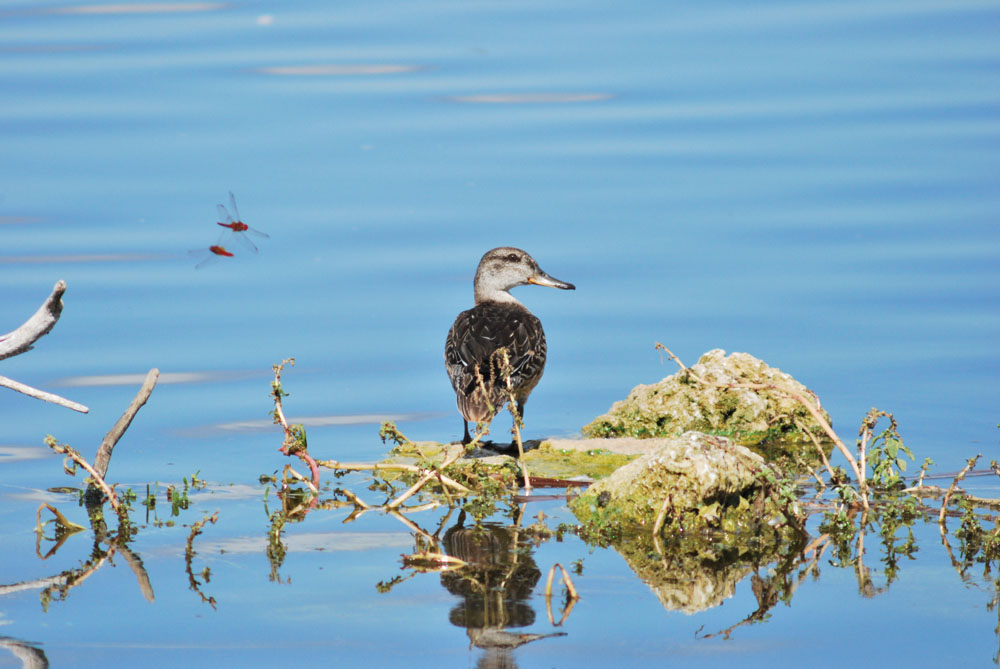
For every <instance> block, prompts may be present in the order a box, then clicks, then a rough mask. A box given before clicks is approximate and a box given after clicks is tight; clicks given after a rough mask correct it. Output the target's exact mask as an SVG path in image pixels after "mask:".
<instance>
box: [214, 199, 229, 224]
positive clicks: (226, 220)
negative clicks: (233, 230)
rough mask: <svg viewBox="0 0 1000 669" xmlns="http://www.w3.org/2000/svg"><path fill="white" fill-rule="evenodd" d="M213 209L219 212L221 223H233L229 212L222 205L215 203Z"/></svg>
mask: <svg viewBox="0 0 1000 669" xmlns="http://www.w3.org/2000/svg"><path fill="white" fill-rule="evenodd" d="M215 210H216V211H217V212H219V219H221V221H220V222H221V223H228V224H230V225H232V224H233V219H232V218H231V217H230V216H229V212H228V211H226V208H225V207H224V206H222V205H221V204H217V205H215Z"/></svg>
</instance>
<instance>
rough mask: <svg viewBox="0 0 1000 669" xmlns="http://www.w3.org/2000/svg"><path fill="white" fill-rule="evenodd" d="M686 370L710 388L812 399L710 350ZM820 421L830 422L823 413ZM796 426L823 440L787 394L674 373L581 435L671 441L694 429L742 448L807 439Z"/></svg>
mask: <svg viewBox="0 0 1000 669" xmlns="http://www.w3.org/2000/svg"><path fill="white" fill-rule="evenodd" d="M691 371H693V372H694V373H695V374H697V375H698V376H700V377H701V378H703V379H705V380H706V381H709V382H712V383H721V384H748V383H753V384H771V385H776V386H780V387H787V388H790V389H792V390H794V391H796V392H798V393H801V394H804V395H806V396H807V397H811V396H812V393H811V392H810V391H809V390H808V389H807V388H806V387H805V386H803V385H802V384H801V383H799V382H798V381H796V380H795V379H794V378H792V377H791V376H790V375H788V374H785V373H784V372H782V371H781V370H779V369H775V368H773V367H769V366H768V365H767V364H765V363H764V362H763V361H761V360H758V359H757V358H755V357H753V356H752V355H749V354H747V353H732V354H730V355H728V356H727V355H726V352H725V351H723V350H721V349H715V350H713V351H709V352H708V353H706V354H704V355H703V356H701V359H699V360H698V362H697V363H696V364H695V365H693V366H692V367H691ZM821 411H822V409H821ZM823 417H824V418H825V419H826V420H829V416H827V415H826V414H825V413H824V414H823ZM796 422H798V423H799V424H801V425H802V426H804V427H805V428H806V429H808V430H809V431H811V432H812V433H813V434H814V435H815V436H816V437H817V438H819V439H820V440H823V439H825V438H826V433H825V432H824V431H823V430H822V428H821V427H820V426H819V424H817V423H816V421H815V420H814V419H813V417H812V416H811V415H810V414H809V412H808V411H807V410H806V408H805V407H803V406H802V405H801V404H799V402H797V401H796V400H795V399H794V398H793V397H791V396H790V395H788V394H785V393H781V392H778V391H776V390H773V389H763V390H758V389H750V388H725V387H719V386H716V385H709V384H705V383H701V382H699V381H698V380H697V379H696V378H694V377H693V375H692V374H690V373H688V372H686V371H679V372H678V373H676V374H672V375H670V376H668V377H666V378H665V379H663V380H662V381H659V382H658V383H654V384H651V385H638V386H636V387H635V388H633V389H632V391H631V392H630V393H629V394H628V397H626V398H625V399H624V400H621V401H619V402H615V403H614V404H613V405H612V407H611V410H610V411H608V413H606V414H604V415H603V416H599V417H598V418H596V419H594V420H593V421H592V422H591V423H590V424H588V425H587V426H585V427H584V428H583V433H584V435H586V436H588V437H592V438H593V437H623V436H626V437H643V438H645V437H673V436H677V435H680V434H683V433H684V432H687V431H689V430H697V431H700V432H706V433H709V434H715V435H723V436H727V437H729V438H731V439H733V440H734V441H736V442H737V443H740V444H743V445H746V446H755V445H758V444H762V443H763V442H768V443H779V442H780V443H788V442H803V441H807V440H809V436H808V435H807V434H805V433H804V432H803V431H801V430H800V429H799V428H798V426H797V425H796Z"/></svg>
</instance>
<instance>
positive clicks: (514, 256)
mask: <svg viewBox="0 0 1000 669" xmlns="http://www.w3.org/2000/svg"><path fill="white" fill-rule="evenodd" d="M507 260H509V261H511V262H518V261H520V260H521V258H520V257H519V256H518V255H517V254H516V253H511V254H510V255H509V256H507Z"/></svg>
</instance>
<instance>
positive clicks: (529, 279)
mask: <svg viewBox="0 0 1000 669" xmlns="http://www.w3.org/2000/svg"><path fill="white" fill-rule="evenodd" d="M529 283H533V284H535V285H536V286H551V287H552V288H561V289H562V290H576V286H574V285H573V284H571V283H566V282H565V281H560V280H559V279H556V278H553V277H551V276H549V275H548V274H546V273H545V272H543V271H542V268H540V267H539V266H538V263H537V262H535V259H534V258H532V257H531V256H530V255H528V253H527V252H526V251H522V250H521V249H516V248H514V247H513V246H501V247H499V248H495V249H493V250H491V251H487V252H486V255H484V256H483V259H482V260H480V261H479V268H478V269H476V281H475V293H476V304H479V303H480V302H512V303H516V304H519V302H518V301H517V300H516V299H515V298H514V296H513V295H511V294H510V293H509V292H508V291H510V289H511V288H514V287H515V286H523V285H526V284H529Z"/></svg>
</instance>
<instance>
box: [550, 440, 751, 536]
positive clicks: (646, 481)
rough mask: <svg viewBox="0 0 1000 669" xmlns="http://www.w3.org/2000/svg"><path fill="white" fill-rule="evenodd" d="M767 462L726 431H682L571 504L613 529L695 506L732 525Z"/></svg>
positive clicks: (634, 527) (583, 516)
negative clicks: (715, 433) (713, 433)
mask: <svg viewBox="0 0 1000 669" xmlns="http://www.w3.org/2000/svg"><path fill="white" fill-rule="evenodd" d="M766 468H767V465H766V463H765V462H764V459H763V458H762V457H761V456H759V455H757V454H756V453H753V452H751V451H750V450H749V449H747V448H745V447H743V446H739V445H737V444H734V443H732V442H731V441H730V440H729V439H726V438H725V437H716V436H711V435H707V434H704V433H701V432H686V433H685V434H683V435H681V436H680V437H676V438H674V439H667V440H665V441H663V442H662V443H660V444H659V445H658V446H657V447H656V448H655V449H654V450H652V451H650V452H649V453H646V454H645V455H642V456H640V457H638V458H636V459H635V460H633V461H632V462H630V463H628V464H627V465H625V466H623V467H621V468H620V469H618V470H617V471H615V472H614V473H613V474H611V475H610V476H608V477H607V478H604V479H602V480H600V481H597V482H596V483H594V484H593V485H592V486H590V488H588V489H587V491H586V492H585V493H584V494H582V495H580V496H579V497H577V498H576V499H574V500H573V501H572V502H571V503H570V509H571V510H572V511H573V513H574V514H575V515H576V517H577V518H578V519H580V520H581V521H582V522H583V523H584V524H596V525H598V526H600V527H601V528H604V529H605V530H612V531H613V533H615V534H617V533H622V534H628V533H629V532H632V531H638V530H641V528H642V527H643V526H645V527H651V526H652V524H653V523H654V521H655V520H656V518H657V516H658V515H659V514H660V513H661V511H662V510H663V509H664V508H665V509H666V517H667V518H668V519H671V520H672V519H677V518H681V517H682V516H684V514H685V513H687V512H689V511H694V512H695V513H696V514H697V516H698V517H699V518H700V519H701V520H703V521H705V523H706V524H708V525H718V524H719V521H720V520H722V519H725V520H726V523H725V529H736V528H737V527H738V526H739V525H740V524H741V523H742V521H741V520H740V518H741V517H742V515H743V514H744V513H746V514H749V513H750V511H751V509H750V508H749V503H748V501H747V498H748V497H749V494H748V493H749V491H751V490H752V489H753V488H755V487H758V486H759V484H760V479H759V477H760V474H761V473H762V472H763V471H764V470H765V469H766ZM731 511H735V512H736V514H735V515H734V516H733V518H732V519H730V518H729V517H728V516H727V515H726V514H727V513H729V512H731ZM730 515H732V514H730ZM748 522H749V521H748Z"/></svg>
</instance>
